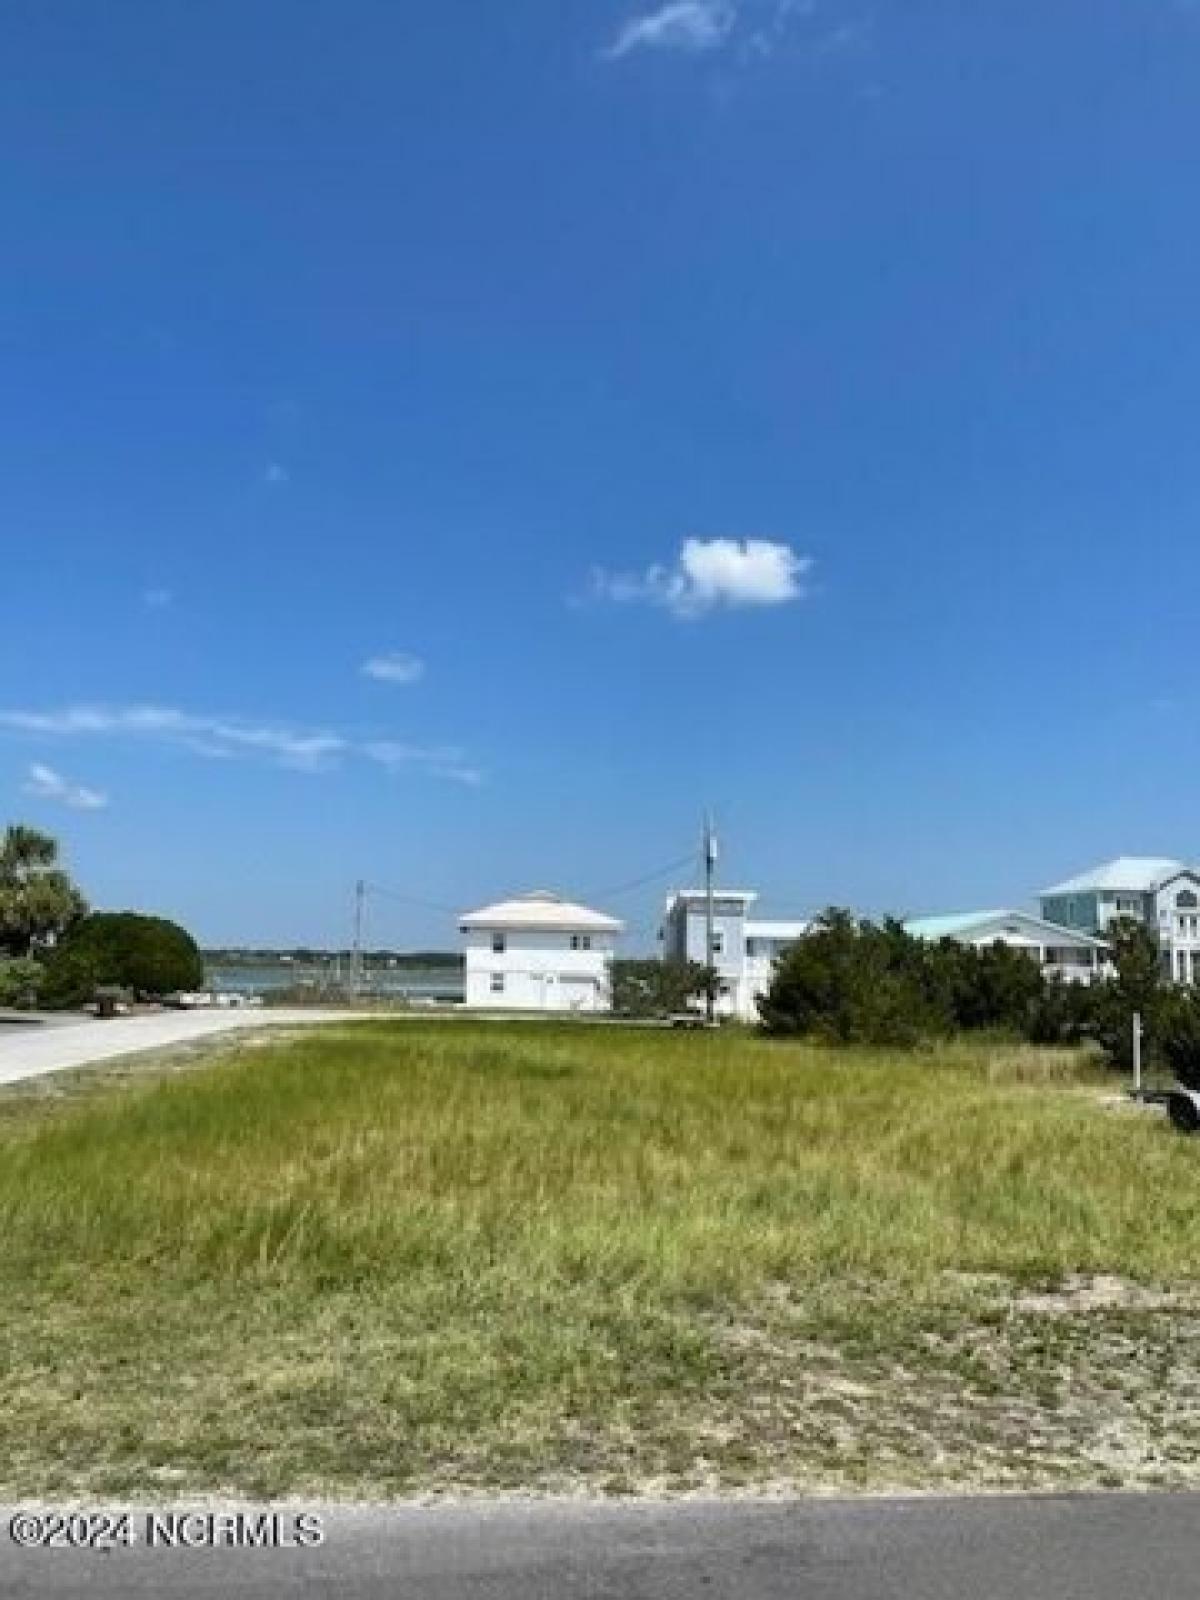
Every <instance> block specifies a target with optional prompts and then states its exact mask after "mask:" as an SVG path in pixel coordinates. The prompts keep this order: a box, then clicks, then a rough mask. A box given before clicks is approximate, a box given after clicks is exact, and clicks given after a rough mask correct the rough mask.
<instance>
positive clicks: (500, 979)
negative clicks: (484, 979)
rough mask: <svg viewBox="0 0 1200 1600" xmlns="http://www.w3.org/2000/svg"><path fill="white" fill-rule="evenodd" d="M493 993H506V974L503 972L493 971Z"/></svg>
mask: <svg viewBox="0 0 1200 1600" xmlns="http://www.w3.org/2000/svg"><path fill="white" fill-rule="evenodd" d="M492 993H493V994H503V993H504V974H503V973H502V972H493V973H492Z"/></svg>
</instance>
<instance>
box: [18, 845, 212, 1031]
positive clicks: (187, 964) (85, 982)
mask: <svg viewBox="0 0 1200 1600" xmlns="http://www.w3.org/2000/svg"><path fill="white" fill-rule="evenodd" d="M203 977H204V967H203V963H202V961H201V959H200V952H199V950H198V949H197V947H196V943H195V941H194V940H193V939H192V937H191V935H190V934H188V933H187V932H186V931H185V930H184V929H183V928H181V927H179V925H178V924H177V923H174V922H168V921H167V920H166V919H165V918H163V917H148V916H143V915H141V914H140V913H138V912H134V911H91V910H89V908H88V904H87V901H86V900H85V899H84V897H83V895H82V893H81V892H80V890H79V889H78V887H77V886H76V885H75V883H74V882H73V881H72V880H71V878H70V876H69V874H68V873H67V872H66V870H65V868H64V867H63V865H62V862H61V859H60V854H59V848H58V843H57V841H56V840H55V839H53V838H51V837H50V835H49V834H45V833H42V832H40V831H39V830H38V829H36V828H29V827H25V826H23V825H22V824H19V823H14V824H12V825H10V826H9V827H7V828H6V829H5V830H4V833H3V835H0V1006H18V1007H22V1008H24V1007H28V1006H34V1005H40V1006H46V1007H50V1008H51V1009H59V1008H71V1007H76V1006H82V1005H86V1004H88V1003H89V1002H91V1001H92V1000H94V999H95V998H96V992H97V990H99V989H104V988H114V989H120V990H121V991H123V992H127V993H129V994H130V995H132V996H136V997H141V996H147V997H149V996H160V995H164V994H171V993H173V992H175V991H177V990H181V989H194V988H196V987H198V985H199V984H200V983H201V981H202V980H203Z"/></svg>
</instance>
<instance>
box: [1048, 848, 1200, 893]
mask: <svg viewBox="0 0 1200 1600" xmlns="http://www.w3.org/2000/svg"><path fill="white" fill-rule="evenodd" d="M1182 871H1183V862H1182V861H1174V860H1172V859H1171V858H1170V857H1167V856H1118V857H1117V858H1116V860H1115V861H1105V862H1103V863H1102V864H1101V865H1100V866H1098V867H1093V868H1092V869H1091V871H1090V872H1081V873H1080V874H1079V875H1078V877H1075V878H1068V879H1067V880H1066V881H1065V882H1064V883H1056V884H1054V885H1053V886H1052V887H1051V888H1049V889H1043V890H1042V891H1041V894H1042V898H1043V899H1045V898H1046V897H1047V896H1049V895H1055V894H1091V893H1094V892H1095V891H1097V890H1105V891H1107V892H1109V893H1111V892H1113V891H1114V890H1116V891H1124V892H1125V893H1126V894H1149V893H1150V892H1151V891H1152V890H1154V889H1157V888H1158V886H1159V884H1160V883H1163V882H1165V881H1166V879H1168V878H1173V877H1174V876H1175V874H1176V873H1177V872H1182Z"/></svg>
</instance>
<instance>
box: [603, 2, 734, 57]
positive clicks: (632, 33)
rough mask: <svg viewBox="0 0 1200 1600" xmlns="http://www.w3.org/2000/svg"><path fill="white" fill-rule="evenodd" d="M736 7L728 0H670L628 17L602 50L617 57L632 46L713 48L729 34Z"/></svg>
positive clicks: (691, 50)
mask: <svg viewBox="0 0 1200 1600" xmlns="http://www.w3.org/2000/svg"><path fill="white" fill-rule="evenodd" d="M736 22H737V11H736V9H735V7H734V6H733V5H732V4H731V3H729V0H671V3H670V4H668V5H665V6H662V7H661V8H660V9H659V10H657V11H650V12H646V13H645V14H644V15H642V16H638V17H632V18H630V20H629V21H628V22H626V23H625V24H624V26H623V27H622V28H621V29H620V30H619V31H618V33H617V36H616V38H615V39H614V40H613V41H612V43H611V44H610V45H608V46H607V48H606V49H605V50H604V51H603V54H604V55H605V56H606V57H607V58H608V59H609V60H610V61H619V60H620V59H621V58H622V57H623V56H627V55H631V54H632V53H633V52H634V51H635V50H683V51H687V52H689V53H691V54H697V53H699V52H701V51H705V50H716V49H719V48H720V46H721V45H723V44H724V43H725V41H726V40H727V39H728V38H729V35H730V34H731V33H732V31H733V28H734V24H735V23H736Z"/></svg>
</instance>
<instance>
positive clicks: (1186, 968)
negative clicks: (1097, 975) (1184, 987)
mask: <svg viewBox="0 0 1200 1600" xmlns="http://www.w3.org/2000/svg"><path fill="white" fill-rule="evenodd" d="M1038 898H1039V902H1040V904H1041V910H1042V915H1043V916H1044V917H1052V918H1053V919H1054V920H1055V921H1056V922H1061V923H1063V924H1064V925H1065V926H1067V927H1070V928H1078V929H1081V930H1083V931H1084V932H1086V933H1093V934H1099V935H1102V934H1103V933H1104V930H1105V929H1106V928H1107V927H1108V925H1109V923H1110V922H1112V921H1113V920H1114V919H1115V918H1116V917H1134V918H1136V920H1137V921H1138V922H1141V923H1143V924H1144V925H1145V926H1146V927H1147V928H1149V929H1150V931H1151V933H1153V934H1154V936H1155V937H1156V938H1157V940H1158V945H1159V949H1160V951H1161V952H1162V964H1163V972H1164V974H1165V976H1166V977H1168V978H1170V979H1172V980H1173V981H1174V982H1175V983H1200V872H1197V871H1196V869H1195V868H1193V867H1188V866H1185V865H1184V863H1183V862H1182V861H1175V860H1172V859H1171V858H1170V857H1168V856H1118V857H1117V858H1116V860H1114V861H1105V862H1103V863H1102V864H1101V865H1100V866H1098V867H1093V868H1092V869H1091V871H1089V872H1081V873H1079V874H1078V875H1077V876H1076V877H1074V878H1067V879H1066V880H1065V881H1064V882H1063V883H1056V884H1053V885H1052V886H1051V887H1050V888H1049V889H1043V890H1042V892H1041V894H1040V896H1039V897H1038Z"/></svg>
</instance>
